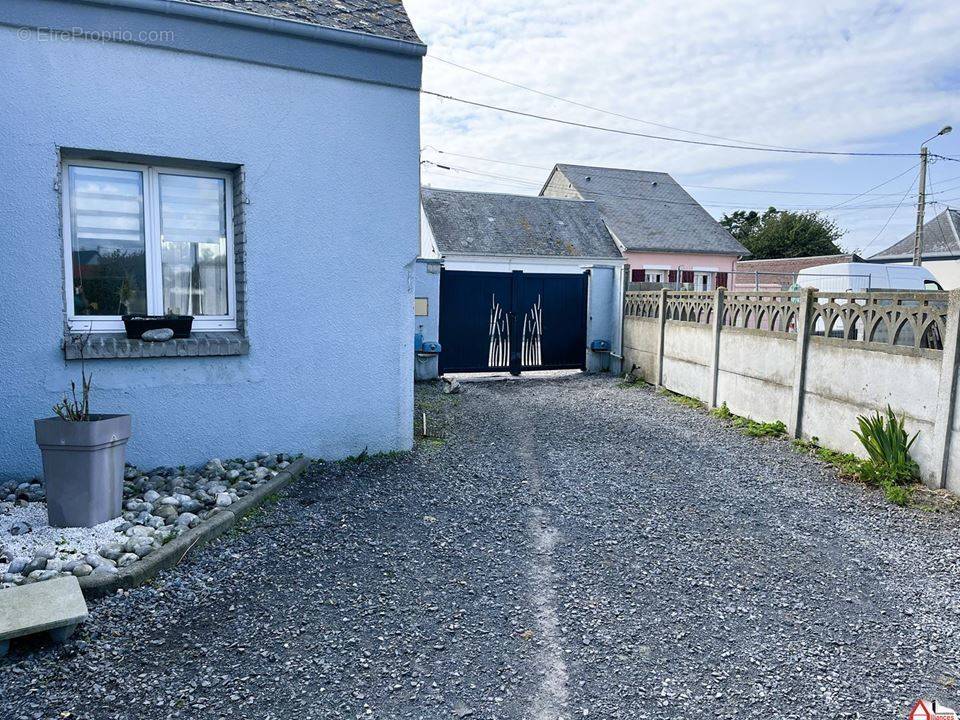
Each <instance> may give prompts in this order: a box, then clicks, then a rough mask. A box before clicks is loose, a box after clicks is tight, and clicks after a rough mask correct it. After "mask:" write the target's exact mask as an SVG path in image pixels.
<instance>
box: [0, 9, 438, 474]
mask: <svg viewBox="0 0 960 720" xmlns="http://www.w3.org/2000/svg"><path fill="white" fill-rule="evenodd" d="M424 52H425V47H424V45H423V44H422V43H421V42H420V40H419V38H418V37H417V35H416V32H415V31H414V29H413V27H412V26H411V24H410V22H409V20H408V18H407V16H406V13H405V11H404V9H403V5H402V4H401V2H399V0H396V1H393V0H369V2H366V1H365V0H355V1H354V2H351V3H350V6H349V7H346V5H345V4H344V3H342V2H335V0H286V1H285V2H282V3H275V2H268V1H267V0H193V1H191V2H186V1H181V0H82V1H80V0H3V2H2V3H0V67H2V68H3V71H2V72H0V97H3V98H4V99H5V101H6V103H7V104H6V109H5V110H4V111H3V112H2V121H0V124H2V131H0V168H2V169H0V252H2V257H3V258H4V266H3V273H2V276H3V283H2V286H3V290H4V298H5V303H4V308H3V310H2V312H0V366H2V374H3V382H2V384H0V407H2V408H3V412H2V414H0V475H14V476H17V475H26V474H37V473H39V470H40V454H39V452H38V450H37V448H36V446H35V443H34V438H33V419H34V418H38V417H44V416H49V415H50V414H51V407H52V405H53V404H54V403H55V402H56V401H57V400H58V399H59V398H60V396H61V394H62V392H63V391H64V389H65V388H68V387H69V383H70V381H71V380H73V379H76V378H78V376H79V372H80V367H79V363H78V361H77V360H76V355H77V352H76V348H75V346H74V344H73V343H72V342H71V339H72V338H74V337H76V336H77V335H83V334H86V333H88V332H89V333H90V339H89V342H88V344H87V349H86V356H87V357H88V358H93V359H90V360H88V361H87V363H86V364H87V370H88V371H92V373H93V383H94V395H93V410H94V411H95V412H128V413H130V414H131V415H132V416H133V436H132V438H131V440H130V443H129V445H128V458H129V459H130V460H131V461H132V462H135V463H137V464H140V465H143V466H152V465H156V464H172V465H178V464H181V463H186V464H191V463H195V462H200V461H203V460H205V459H207V458H209V457H211V456H227V457H231V456H237V455H249V454H251V453H253V452H256V451H258V450H261V449H265V450H276V451H303V452H305V453H308V454H310V455H313V456H322V457H342V456H345V455H348V454H352V453H356V452H358V451H360V450H362V449H363V448H365V447H366V448H369V450H370V452H375V451H380V450H390V449H397V448H406V447H409V446H410V444H411V442H412V416H413V410H412V404H413V388H412V381H411V379H412V375H413V347H412V339H413V335H414V315H413V304H414V292H413V285H414V280H413V278H414V268H415V258H416V256H417V251H418V226H419V223H418V217H419V209H418V207H419V178H418V175H419V164H418V160H419V87H420V74H421V59H422V56H423V54H424ZM14 108H15V110H14ZM171 312H172V313H182V314H191V315H193V316H194V317H195V321H194V333H193V336H192V337H191V338H190V339H187V340H171V341H168V342H166V343H161V344H150V343H145V342H142V341H130V340H127V339H125V336H124V335H123V334H122V323H121V321H120V316H121V315H123V314H125V313H149V314H162V313H171Z"/></svg>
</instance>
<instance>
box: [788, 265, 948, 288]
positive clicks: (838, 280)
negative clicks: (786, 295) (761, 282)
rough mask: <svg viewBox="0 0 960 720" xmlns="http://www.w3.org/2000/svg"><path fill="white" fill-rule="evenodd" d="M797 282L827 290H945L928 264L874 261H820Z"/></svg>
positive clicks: (805, 286)
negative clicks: (821, 262)
mask: <svg viewBox="0 0 960 720" xmlns="http://www.w3.org/2000/svg"><path fill="white" fill-rule="evenodd" d="M797 286H798V287H801V288H807V287H812V288H817V289H818V290H823V291H824V292H867V291H869V290H913V291H916V290H943V288H942V287H941V286H940V283H938V282H937V280H936V278H934V277H933V275H932V274H931V272H930V271H929V270H927V269H926V268H925V267H916V266H915V265H880V264H874V263H835V264H833V265H816V266H814V267H809V268H806V269H805V270H801V271H800V272H799V273H797Z"/></svg>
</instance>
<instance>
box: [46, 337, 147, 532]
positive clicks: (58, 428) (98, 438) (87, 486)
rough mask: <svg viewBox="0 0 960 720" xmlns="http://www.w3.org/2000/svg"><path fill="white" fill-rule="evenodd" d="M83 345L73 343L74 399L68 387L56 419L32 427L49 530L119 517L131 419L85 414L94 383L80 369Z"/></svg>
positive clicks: (83, 341) (81, 341) (83, 340)
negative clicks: (77, 367) (77, 362)
mask: <svg viewBox="0 0 960 720" xmlns="http://www.w3.org/2000/svg"><path fill="white" fill-rule="evenodd" d="M86 341H87V336H84V337H80V338H77V339H75V340H74V342H76V344H77V346H78V348H79V354H80V388H79V395H78V389H77V384H76V382H71V383H70V392H69V393H67V394H64V396H63V399H62V400H61V401H60V402H59V403H57V404H56V405H54V407H53V412H54V413H55V415H56V417H50V418H43V419H41V420H34V421H33V422H34V429H35V431H36V438H37V445H39V446H40V453H41V455H42V456H43V482H44V486H45V487H46V494H47V518H48V520H49V522H50V525H51V526H52V527H92V526H94V525H99V524H100V523H102V522H106V521H107V520H112V519H113V518H116V517H119V516H120V514H121V513H122V511H123V509H122V504H123V472H124V466H125V463H126V445H127V440H128V439H129V438H130V416H129V415H100V414H95V413H92V412H90V386H91V383H92V379H93V378H92V376H88V375H87V371H86V367H85V366H84V360H83V349H84V347H85V345H86Z"/></svg>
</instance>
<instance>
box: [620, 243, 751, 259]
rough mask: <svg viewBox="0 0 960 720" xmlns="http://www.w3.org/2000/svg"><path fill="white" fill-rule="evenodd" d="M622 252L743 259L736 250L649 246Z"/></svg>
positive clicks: (631, 248) (626, 249)
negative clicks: (719, 256)
mask: <svg viewBox="0 0 960 720" xmlns="http://www.w3.org/2000/svg"><path fill="white" fill-rule="evenodd" d="M623 251H624V252H626V253H645V252H647V253H651V252H655V253H672V254H673V255H721V256H725V257H737V258H740V257H743V253H741V252H737V251H736V250H689V249H684V250H678V249H677V248H669V247H654V246H650V247H642V248H636V247H629V246H626V245H625V246H624V249H623Z"/></svg>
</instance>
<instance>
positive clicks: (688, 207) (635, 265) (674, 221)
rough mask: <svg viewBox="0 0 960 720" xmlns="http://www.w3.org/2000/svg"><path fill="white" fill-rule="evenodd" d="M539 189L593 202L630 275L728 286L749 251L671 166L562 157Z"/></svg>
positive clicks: (640, 279)
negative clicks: (626, 166)
mask: <svg viewBox="0 0 960 720" xmlns="http://www.w3.org/2000/svg"><path fill="white" fill-rule="evenodd" d="M540 194H541V195H542V196H545V197H560V198H573V199H578V200H593V201H594V202H596V204H597V208H598V209H599V211H600V216H601V217H602V218H603V221H604V223H605V224H606V226H607V229H608V230H609V231H610V234H611V235H612V236H613V239H614V241H615V242H616V243H617V246H618V247H619V248H620V252H621V253H622V254H623V256H624V258H626V260H627V263H628V264H629V265H630V280H631V281H632V282H655V283H670V284H674V285H676V286H677V287H684V286H685V287H689V288H690V289H693V290H713V289H714V288H716V287H720V286H722V287H729V286H730V282H731V278H730V273H732V272H733V271H734V270H735V268H736V264H737V260H738V259H739V258H740V257H741V256H743V255H746V254H747V249H746V248H745V247H743V245H741V244H740V243H739V242H737V241H736V240H734V239H733V237H732V236H731V235H730V233H728V232H727V231H726V230H725V229H724V228H723V226H721V225H720V223H718V222H717V221H716V220H714V219H713V217H712V216H711V215H710V213H708V212H707V211H706V210H704V209H703V206H701V205H700V204H699V203H698V202H697V201H696V200H694V199H693V198H692V197H690V195H689V194H688V193H687V191H686V190H684V189H683V188H682V187H680V185H679V184H678V183H677V181H676V180H674V179H673V178H672V177H670V176H669V175H668V174H667V173H661V172H648V171H645V170H618V169H614V168H602V167H592V166H588V165H567V164H557V165H555V166H554V168H553V170H552V171H551V172H550V176H549V177H548V178H547V182H546V183H545V184H544V186H543V189H542V190H541V191H540Z"/></svg>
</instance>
